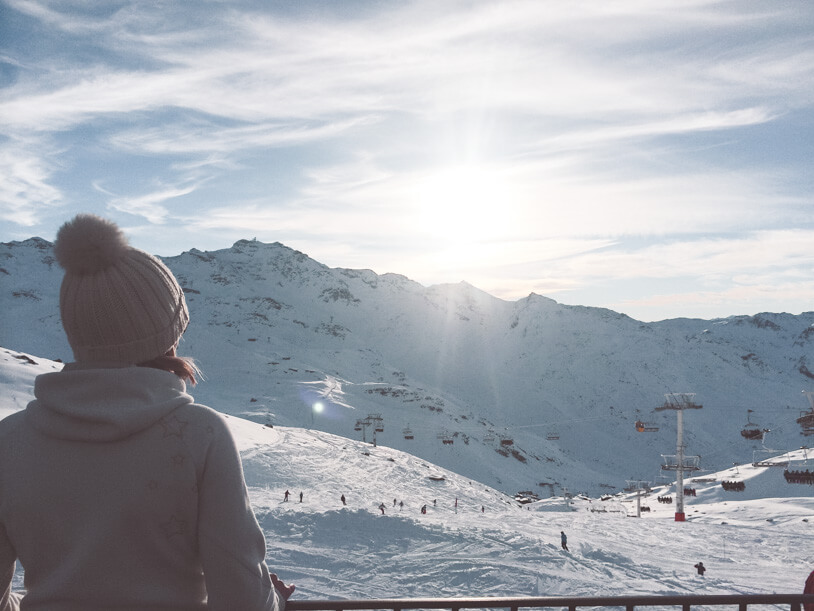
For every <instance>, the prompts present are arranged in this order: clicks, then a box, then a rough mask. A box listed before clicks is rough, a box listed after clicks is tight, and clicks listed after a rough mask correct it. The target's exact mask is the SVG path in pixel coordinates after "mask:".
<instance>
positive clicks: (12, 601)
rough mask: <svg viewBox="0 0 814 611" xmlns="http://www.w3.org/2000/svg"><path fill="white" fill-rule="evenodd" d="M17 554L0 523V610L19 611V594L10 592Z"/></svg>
mask: <svg viewBox="0 0 814 611" xmlns="http://www.w3.org/2000/svg"><path fill="white" fill-rule="evenodd" d="M16 561H17V554H16V553H15V551H14V548H13V547H12V546H11V542H10V541H9V540H8V537H7V536H6V529H5V528H4V527H3V525H2V524H0V611H19V609H20V596H19V595H18V594H12V593H11V580H12V578H13V577H14V565H15V562H16Z"/></svg>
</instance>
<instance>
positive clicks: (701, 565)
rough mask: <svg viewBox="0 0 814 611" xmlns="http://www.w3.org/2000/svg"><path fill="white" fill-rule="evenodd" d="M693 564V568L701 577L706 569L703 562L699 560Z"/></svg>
mask: <svg viewBox="0 0 814 611" xmlns="http://www.w3.org/2000/svg"><path fill="white" fill-rule="evenodd" d="M693 566H694V567H695V570H696V571H698V574H699V575H701V577H703V576H704V572H705V571H706V570H707V567H705V566H704V563H703V562H699V563H698V564H694V565H693Z"/></svg>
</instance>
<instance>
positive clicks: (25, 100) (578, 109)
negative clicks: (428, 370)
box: [0, 0, 814, 303]
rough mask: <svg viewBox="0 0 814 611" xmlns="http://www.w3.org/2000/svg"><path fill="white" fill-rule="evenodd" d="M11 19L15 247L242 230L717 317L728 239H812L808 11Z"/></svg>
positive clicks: (420, 8) (371, 262)
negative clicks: (691, 285) (672, 286)
mask: <svg viewBox="0 0 814 611" xmlns="http://www.w3.org/2000/svg"><path fill="white" fill-rule="evenodd" d="M6 4H7V6H8V10H9V11H16V12H17V13H19V14H24V15H25V16H26V17H25V19H22V20H21V21H20V23H23V24H25V25H26V27H30V28H31V31H23V32H17V33H15V34H14V37H11V38H9V40H10V41H11V42H10V43H8V47H7V48H5V45H6V43H3V44H4V48H3V50H2V51H1V52H0V57H2V58H3V60H2V61H3V62H5V63H6V64H7V65H8V66H10V68H9V71H8V74H11V75H12V76H13V78H10V79H9V81H8V84H7V85H6V86H5V87H3V88H2V89H0V132H2V136H3V138H2V139H0V170H2V171H3V174H4V175H5V176H8V177H9V178H8V179H7V180H4V181H3V182H2V186H0V214H1V215H2V217H3V218H4V220H7V221H10V222H11V223H13V224H14V225H17V226H27V227H36V228H37V229H38V230H41V229H48V228H51V229H52V230H53V227H54V225H56V224H57V223H58V221H60V220H62V217H64V213H63V210H64V209H68V208H70V209H73V208H74V207H77V206H79V205H80V204H81V201H82V200H83V199H84V198H85V197H87V196H88V195H92V196H94V197H97V198H98V197H102V198H103V200H104V204H105V205H106V206H107V210H108V211H109V212H110V213H111V214H112V215H114V216H115V215H121V217H122V219H124V220H126V222H127V223H128V224H129V226H130V227H131V228H132V229H133V231H134V232H135V234H136V235H138V236H139V238H138V239H140V240H144V242H143V243H142V246H143V247H146V248H148V249H150V242H149V240H151V239H152V240H155V242H154V243H155V244H161V245H162V247H163V244H166V239H165V238H164V239H160V236H162V235H163V234H162V231H164V228H165V227H166V226H169V225H172V226H173V227H174V228H175V229H176V236H183V241H176V242H175V243H177V244H178V248H179V249H181V248H190V247H193V246H195V247H199V248H201V247H204V248H205V247H208V246H210V245H222V241H223V240H224V239H226V238H227V237H228V238H232V237H235V238H237V237H245V236H246V235H249V234H251V235H253V236H254V235H258V234H259V237H260V238H261V239H269V240H271V239H280V240H282V241H285V242H286V243H289V242H291V244H292V245H294V246H295V247H298V248H301V249H303V250H307V251H308V252H309V254H312V255H313V256H315V257H318V258H320V259H321V260H323V261H325V262H327V263H329V264H335V265H344V266H349V265H354V264H357V263H358V264H359V265H360V266H362V267H373V268H377V269H380V270H381V269H382V268H386V271H397V272H401V273H405V274H408V275H412V276H414V277H416V278H418V279H424V280H427V281H432V282H435V281H442V280H443V279H444V278H455V279H456V280H457V279H466V280H468V281H470V282H472V283H473V284H476V285H478V286H481V287H482V288H485V289H487V290H491V291H494V292H496V293H498V294H500V295H501V296H510V295H511V296H518V295H522V294H527V293H528V292H530V290H537V291H538V292H544V291H550V292H558V291H559V292H562V291H566V290H567V291H571V292H573V294H575V295H579V294H584V293H579V291H580V290H582V289H581V287H585V286H587V285H588V284H589V283H590V282H593V281H594V280H595V278H597V276H596V274H597V273H599V272H601V274H600V276H599V277H605V278H618V279H619V280H620V281H623V282H628V281H632V280H633V279H635V278H642V279H643V281H645V280H644V279H646V278H649V277H651V276H648V274H649V273H651V272H650V271H649V270H650V268H651V267H653V268H655V269H657V270H658V274H661V276H658V277H664V275H665V274H676V275H680V274H686V275H694V277H696V278H700V279H704V278H708V277H709V276H707V273H708V272H707V269H710V268H715V269H718V270H719V273H720V274H723V275H725V276H727V277H728V278H729V282H730V288H732V291H733V292H731V293H730V296H731V297H732V298H734V295H737V294H740V293H738V292H737V291H735V287H737V288H741V286H742V285H741V284H739V283H738V281H737V280H736V277H737V274H738V269H741V271H742V272H743V270H749V271H748V272H744V273H743V274H742V275H744V274H745V275H754V274H757V273H758V268H759V266H758V264H757V263H755V264H754V267H748V266H747V260H748V259H750V258H751V255H750V256H747V257H737V256H734V255H733V254H732V253H734V252H736V251H737V248H738V246H739V243H738V240H740V239H744V238H743V237H742V236H745V235H748V236H751V237H750V238H749V240H751V241H750V242H749V245H748V247H749V249H751V250H750V252H762V253H763V254H764V257H763V260H764V261H776V263H774V264H772V265H775V268H774V269H777V270H783V269H792V270H797V269H798V268H797V267H795V266H794V263H793V261H794V260H796V259H795V256H793V255H792V254H789V255H788V256H787V257H785V258H783V257H780V255H779V253H783V252H786V250H785V249H784V248H782V247H781V246H782V245H781V244H780V242H782V241H783V240H779V241H778V242H777V243H772V244H771V248H769V247H766V248H764V247H762V246H761V245H762V244H768V243H769V242H767V240H769V238H768V237H767V236H769V235H773V234H771V233H770V231H793V230H796V229H799V230H801V231H807V230H809V229H811V228H812V227H814V215H812V213H811V212H810V210H811V203H812V202H811V195H810V193H811V190H810V187H811V183H810V179H808V178H806V177H805V176H804V174H805V171H806V170H805V167H806V166H807V164H806V163H805V158H806V156H807V155H808V156H810V146H808V145H806V142H808V141H810V139H808V138H807V136H810V135H811V131H812V126H811V124H810V122H805V121H801V119H800V117H802V116H806V115H807V114H808V113H809V111H810V110H811V104H812V102H811V100H812V99H813V98H812V85H811V83H814V34H812V32H814V30H812V28H811V27H810V26H811V25H814V8H812V7H810V6H808V5H805V4H803V3H798V4H783V5H778V4H766V3H746V2H742V3H733V2H729V1H724V0H689V1H688V0H680V1H679V0H659V1H656V2H651V1H644V0H621V1H618V2H590V3H565V2H555V1H550V2H549V1H543V2H539V1H537V0H510V1H508V2H501V3H493V2H474V3H473V2H457V1H452V2H443V3H438V2H434V1H430V0H418V1H415V2H408V3H394V4H390V5H387V4H385V5H382V4H379V3H371V4H369V5H365V4H364V3H362V4H359V5H357V6H355V7H353V8H352V9H350V8H347V7H345V6H341V5H339V4H337V5H330V4H327V5H325V6H322V7H321V8H317V9H308V10H305V9H303V8H302V6H301V5H299V4H298V3H290V4H287V5H286V6H285V7H279V6H274V5H267V4H263V3H254V4H252V5H251V6H250V5H248V4H247V5H240V4H237V5H236V4H231V3H222V2H217V1H214V2H203V3H201V4H199V5H196V6H195V7H194V8H193V7H190V6H188V5H185V4H183V3H170V5H163V6H161V7H157V6H156V5H154V4H152V3H138V2H129V1H124V0H123V1H122V2H117V3H110V4H104V3H102V4H98V3H97V4H96V5H94V4H92V3H90V4H89V3H69V4H65V3H61V2H57V1H56V0H7V3H6ZM25 36H29V37H32V38H36V39H38V40H41V41H43V43H44V44H41V45H37V46H36V47H32V46H30V45H24V44H22V43H21V41H22V37H25ZM23 49H25V51H23ZM783 133H794V134H798V133H799V134H802V135H796V136H794V137H790V138H788V139H786V140H783V137H782V134H783ZM770 151H780V153H781V155H782V159H779V158H778V157H779V155H777V154H775V155H774V156H773V155H772V153H771V152H770ZM54 210H59V211H60V212H59V214H54V213H53V211H54ZM134 219H143V220H138V221H134ZM179 224H180V225H183V227H180V228H179V227H178V225H179ZM153 225H155V226H156V231H149V230H148V229H147V228H148V227H151V226H153ZM758 235H760V236H763V237H762V238H761V239H760V240H757V238H755V236H758ZM789 235H792V234H789ZM793 235H796V234H793ZM732 236H739V237H738V239H735V240H733V239H732ZM786 237H788V236H786ZM642 239H644V240H660V241H662V243H660V244H653V245H651V246H650V247H648V249H642V248H639V247H638V246H637V247H633V246H631V245H632V244H636V243H637V242H636V240H642ZM707 239H709V241H708V242H707ZM716 240H719V241H716ZM755 240H757V241H755ZM202 241H204V242H205V243H202ZM792 242H793V243H796V241H794V240H792ZM716 247H719V248H720V253H721V254H720V255H716V250H715V248H716ZM786 247H788V245H786ZM778 248H779V250H778ZM153 250H155V248H153ZM699 252H703V253H705V254H704V255H703V256H701V255H698V254H696V253H699ZM654 261H658V263H654ZM767 265H769V264H768V263H767ZM784 265H785V266H787V267H785V268H784V267H783V266H784ZM739 266H740V267H739ZM652 273H654V274H655V273H656V271H653V272H652ZM794 274H796V271H795V272H794ZM794 277H795V278H796V277H797V276H796V275H795V276H794ZM700 281H701V280H699V282H700ZM480 283H482V284H480ZM789 283H790V284H793V281H789ZM722 290H723V291H725V290H728V289H726V288H725V289H722ZM591 298H592V299H593V298H594V296H591ZM613 299H615V300H616V301H615V302H614V303H622V301H619V298H617V297H613ZM654 299H655V298H654ZM687 299H688V302H689V301H691V300H692V298H687Z"/></svg>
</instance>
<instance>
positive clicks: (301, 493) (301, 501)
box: [300, 492, 302, 503]
mask: <svg viewBox="0 0 814 611" xmlns="http://www.w3.org/2000/svg"><path fill="white" fill-rule="evenodd" d="M300 503H302V492H300Z"/></svg>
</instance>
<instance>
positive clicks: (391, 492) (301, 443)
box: [0, 349, 814, 599]
mask: <svg viewBox="0 0 814 611" xmlns="http://www.w3.org/2000/svg"><path fill="white" fill-rule="evenodd" d="M60 367H61V365H60V364H59V363H54V362H50V361H48V360H46V359H42V358H40V357H39V356H36V355H30V354H22V353H19V352H16V351H11V350H6V349H0V418H3V417H5V416H6V415H8V414H10V413H12V412H14V411H17V410H18V409H22V408H23V407H24V406H25V404H26V403H27V402H28V401H29V400H30V399H31V397H32V392H33V383H34V377H35V376H36V375H38V374H41V373H46V372H51V371H55V370H58V369H59V368H60ZM227 422H228V423H229V425H230V428H231V429H232V432H233V434H234V436H235V438H236V440H237V443H238V447H239V449H240V452H241V457H242V460H243V465H244V470H245V473H246V480H247V483H248V485H249V494H250V498H251V502H252V506H253V507H254V510H255V513H256V514H257V517H258V520H259V522H260V524H261V526H262V527H263V530H264V531H265V534H266V540H267V542H268V554H267V562H268V564H269V566H270V567H271V568H272V569H273V570H274V571H275V572H277V573H278V574H279V575H280V576H281V577H282V578H283V579H284V580H285V581H287V582H294V583H296V584H297V592H296V593H295V597H296V598H298V599H314V598H393V597H407V596H420V597H425V596H553V595H569V596H599V595H622V594H662V595H668V594H690V593H696V594H697V593H701V594H733V593H743V594H747V593H755V594H756V593H795V592H800V591H802V587H803V583H804V581H805V579H806V577H807V575H808V573H809V572H810V571H811V569H812V568H814V567H812V566H811V549H812V545H814V530H812V529H813V528H814V497H812V495H811V491H812V489H814V487H812V486H810V485H799V484H788V483H786V481H785V478H784V477H783V469H782V468H776V467H752V466H751V465H741V466H737V467H734V466H730V467H729V468H728V469H727V470H725V471H723V472H721V473H706V474H704V476H703V477H700V480H696V479H695V478H693V479H691V480H689V481H688V483H687V485H688V486H689V487H691V488H693V489H694V490H695V491H696V495H695V496H691V497H688V498H687V506H686V513H687V521H686V522H674V521H673V512H674V510H675V506H674V505H673V504H662V503H659V502H658V500H657V499H658V498H659V497H660V496H667V495H670V494H671V491H670V490H669V489H667V488H666V487H656V488H654V489H653V490H652V491H651V492H650V493H649V494H648V495H646V496H644V497H642V498H641V506H642V507H643V508H644V509H648V510H649V511H644V512H642V514H641V515H642V519H640V520H637V519H628V518H627V517H626V516H632V515H635V507H636V503H635V495H634V494H632V493H617V494H613V495H607V496H604V497H603V498H602V499H598V498H583V497H580V496H575V497H574V498H566V497H564V496H558V497H556V498H547V499H543V500H540V501H537V502H533V503H528V504H520V503H518V502H515V501H514V500H513V499H511V498H510V497H508V496H506V495H504V494H501V493H500V492H499V491H497V490H495V489H493V488H490V487H488V486H485V485H483V484H482V483H480V482H478V481H476V480H474V479H470V478H468V477H463V476H461V475H459V474H456V473H453V472H451V471H448V470H446V469H444V468H442V467H440V466H438V465H435V464H432V463H431V462H429V461H427V460H424V459H422V458H419V457H416V456H413V455H411V454H407V453H405V452H401V451H399V450H395V449H392V448H388V447H383V446H379V447H375V448H374V447H372V446H371V445H370V444H365V443H362V442H361V441H356V440H350V439H346V438H344V437H339V436H336V435H332V434H330V433H325V432H322V431H316V430H313V429H311V430H309V429H306V428H300V427H288V426H275V427H274V428H269V427H267V426H263V425H261V424H257V423H253V422H250V421H247V420H244V419H241V418H237V417H229V418H228V419H227ZM806 457H807V454H806V452H805V451H803V450H796V451H795V452H793V453H791V454H790V455H788V456H785V457H783V458H784V459H785V460H789V461H791V462H790V466H791V467H792V468H794V467H795V465H797V464H798V463H800V462H802V459H804V458H806ZM702 480H703V481H702ZM725 481H737V482H741V483H743V484H744V489H743V490H725V489H724V488H723V486H722V485H721V484H722V482H725ZM286 490H289V491H290V492H291V498H290V500H289V502H284V501H283V498H284V492H285V491H286ZM300 492H302V493H303V501H302V502H299V493H300ZM341 495H345V497H346V501H347V505H342V503H341V501H340V496H341ZM394 501H396V503H395V504H394ZM381 503H383V504H384V505H385V514H384V515H382V514H381V511H380V510H379V509H378V506H379V504H381ZM401 503H403V506H402V505H401ZM423 504H426V505H427V509H428V511H427V513H426V514H421V513H420V512H419V508H420V507H421V505H423ZM561 530H564V531H565V532H566V533H567V534H568V545H569V549H570V552H564V551H563V550H561V549H560V545H559V541H560V535H559V533H560V531H561ZM699 560H701V561H703V562H704V564H705V565H706V567H707V569H708V570H707V574H706V577H705V578H703V579H702V578H699V577H697V576H696V575H695V571H694V569H693V565H694V564H695V563H696V562H698V561H699ZM21 586H22V570H20V571H19V572H18V574H17V577H16V580H15V588H16V589H19V588H21Z"/></svg>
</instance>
